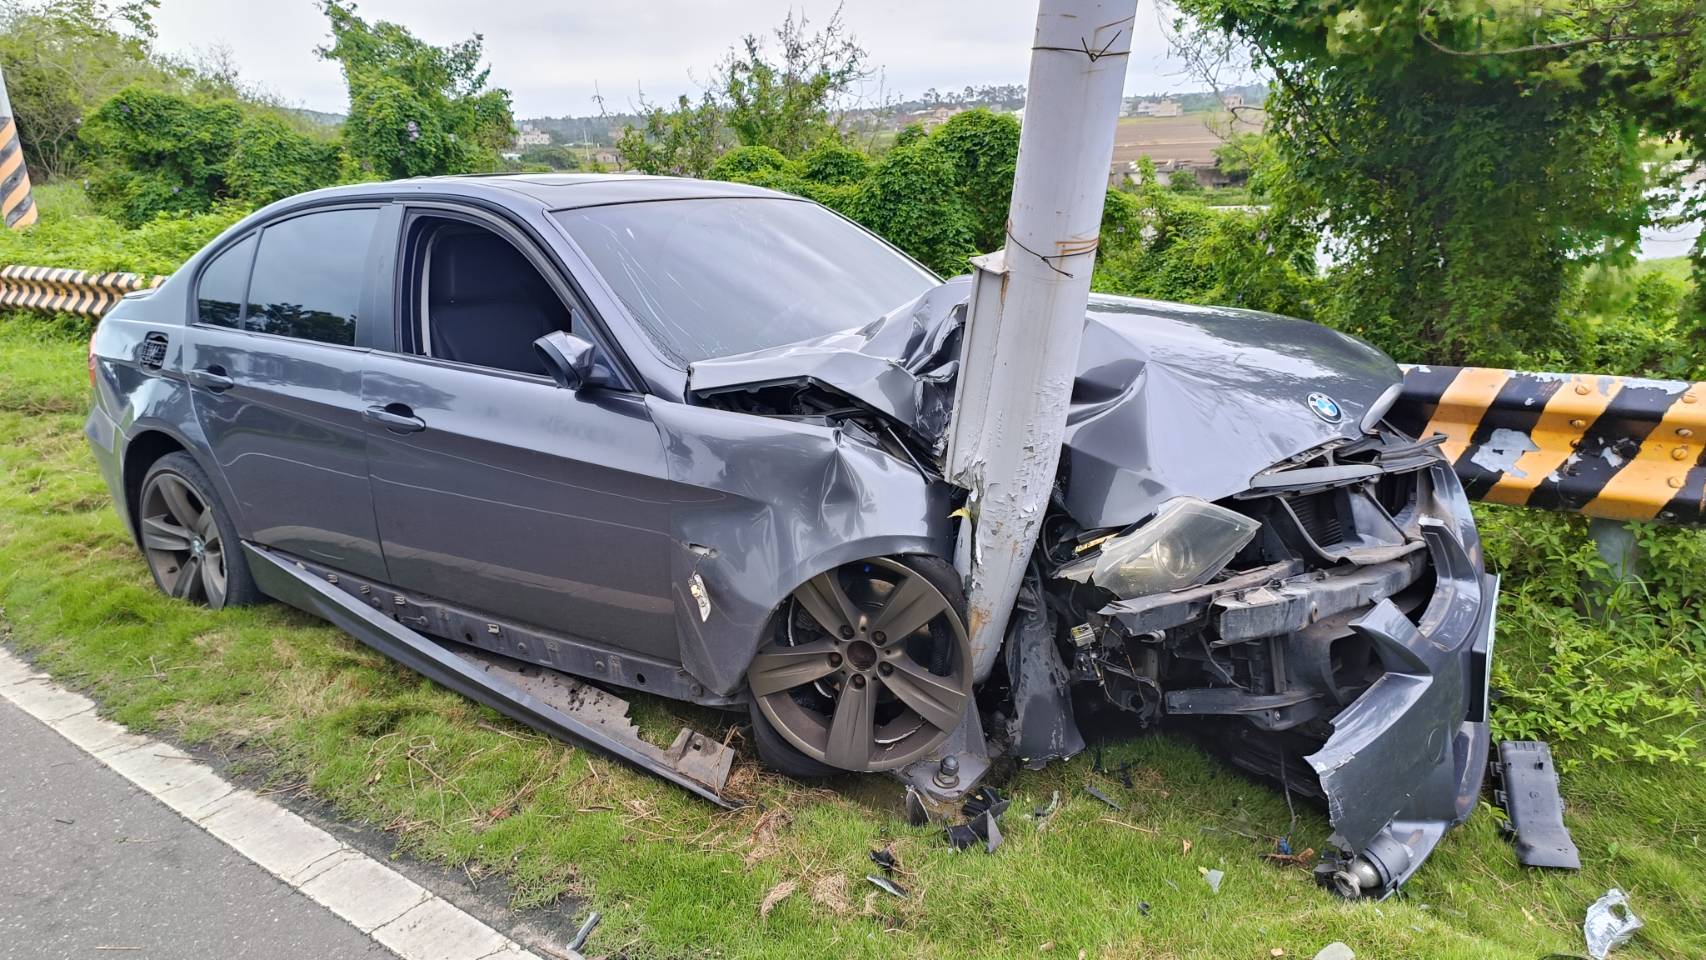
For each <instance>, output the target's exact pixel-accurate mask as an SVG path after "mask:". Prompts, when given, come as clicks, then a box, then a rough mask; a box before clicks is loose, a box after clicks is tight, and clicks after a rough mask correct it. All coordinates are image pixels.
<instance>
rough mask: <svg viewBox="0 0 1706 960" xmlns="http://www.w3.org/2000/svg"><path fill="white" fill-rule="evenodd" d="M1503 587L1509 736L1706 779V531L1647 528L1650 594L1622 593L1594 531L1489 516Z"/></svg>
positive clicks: (1635, 585)
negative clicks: (1699, 771) (1704, 774)
mask: <svg viewBox="0 0 1706 960" xmlns="http://www.w3.org/2000/svg"><path fill="white" fill-rule="evenodd" d="M1477 517H1478V519H1479V520H1480V525H1481V533H1482V537H1483V538H1484V542H1485V544H1486V551H1487V562H1488V565H1489V567H1490V568H1492V569H1494V570H1496V571H1497V572H1499V573H1500V574H1501V575H1502V576H1503V591H1502V594H1501V596H1500V598H1499V635H1500V636H1501V638H1503V641H1502V642H1501V643H1500V644H1499V648H1498V655H1497V656H1496V657H1495V658H1494V686H1495V688H1496V689H1497V691H1498V693H1499V695H1500V698H1499V700H1498V701H1497V702H1496V704H1495V705H1494V708H1493V711H1492V719H1493V725H1494V728H1495V735H1496V736H1498V737H1501V738H1507V739H1524V740H1526V739H1540V740H1549V741H1552V742H1554V743H1557V744H1562V745H1565V746H1566V747H1578V748H1580V749H1576V750H1566V751H1564V755H1565V756H1566V757H1571V758H1575V759H1580V758H1583V757H1591V758H1593V759H1596V760H1606V761H1613V762H1624V761H1630V760H1634V761H1639V762H1645V763H1685V764H1692V765H1696V766H1701V767H1706V759H1703V755H1702V752H1701V737H1700V736H1699V734H1698V732H1697V729H1698V727H1699V726H1700V721H1701V719H1702V717H1703V715H1706V706H1703V704H1702V699H1701V696H1702V693H1701V691H1702V689H1703V687H1706V531H1702V530H1687V529H1677V528H1665V527H1660V526H1656V525H1652V524H1637V525H1634V527H1633V529H1634V531H1635V536H1636V542H1637V543H1638V545H1639V553H1640V555H1641V558H1642V559H1641V564H1642V568H1643V570H1642V577H1643V579H1641V580H1632V581H1629V582H1624V583H1618V582H1616V581H1615V579H1614V577H1613V576H1612V572H1611V570H1610V568H1609V566H1608V565H1607V563H1606V562H1605V560H1603V559H1602V558H1601V557H1600V556H1599V554H1598V552H1597V551H1596V550H1595V547H1594V543H1593V539H1592V537H1591V536H1590V534H1589V532H1588V524H1587V521H1586V520H1584V519H1583V518H1581V517H1574V516H1563V515H1559V514H1551V513H1541V512H1538V511H1532V510H1525V509H1521V508H1513V507H1497V506H1483V507H1480V508H1478V510H1477Z"/></svg>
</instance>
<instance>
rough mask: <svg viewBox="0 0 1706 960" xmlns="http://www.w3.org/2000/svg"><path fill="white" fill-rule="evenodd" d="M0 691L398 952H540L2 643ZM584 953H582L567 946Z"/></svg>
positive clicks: (458, 955) (486, 955)
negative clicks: (123, 721) (98, 707)
mask: <svg viewBox="0 0 1706 960" xmlns="http://www.w3.org/2000/svg"><path fill="white" fill-rule="evenodd" d="M0 698H4V699H6V700H8V701H10V702H11V703H12V704H13V705H15V706H17V707H18V708H19V709H21V710H23V711H24V712H25V713H27V714H29V715H30V716H32V717H35V718H36V719H37V720H40V721H41V722H42V723H44V724H46V725H47V726H48V727H50V728H52V729H53V731H54V732H55V733H58V734H59V735H60V736H62V737H64V738H65V739H66V740H69V741H70V742H71V743H72V744H74V745H75V746H76V747H77V748H78V749H80V750H82V751H83V752H85V753H87V754H89V755H90V756H92V757H94V758H95V759H96V760H99V761H100V762H101V763H103V764H105V765H106V766H107V767H109V768H111V769H112V770H113V771H115V772H117V773H118V774H119V775H120V776H122V777H124V778H125V779H126V780H129V781H130V782H131V783H133V784H135V785H136V786H137V787H138V788H139V789H141V790H143V791H144V792H146V793H148V794H149V795H150V796H152V797H153V798H154V799H156V800H158V801H160V802H161V803H163V804H165V805H166V806H168V807H170V808H172V809H173V810H175V811H177V812H178V813H179V814H181V815H182V816H183V817H185V818H186V819H188V820H189V821H191V822H192V823H195V824H196V825H197V826H199V827H201V828H202V829H203V830H206V831H207V832H208V833H210V834H212V835H213V836H215V837H217V838H218V839H219V840H220V841H222V842H223V843H224V844H225V845H226V846H229V847H230V848H231V849H233V850H235V851H237V852H238V853H240V854H242V855H243V856H245V857H247V858H249V859H250V860H252V861H254V862H255V863H256V864H258V865H259V866H260V867H261V868H262V869H264V870H266V871H267V872H268V873H270V874H272V875H273V876H275V877H277V878H279V879H280V880H282V881H284V883H285V884H286V885H288V886H290V887H292V888H293V889H296V890H299V891H301V893H302V894H303V895H304V896H306V897H308V898H309V899H310V900H313V901H314V902H315V903H318V904H320V905H321V906H323V907H325V908H326V909H328V910H330V911H332V912H333V913H335V914H337V915H338V916H339V917H342V918H343V919H344V920H346V921H348V922H349V923H350V924H351V925H353V926H354V927H355V928H356V929H358V930H360V931H361V932H363V933H366V934H368V935H369V936H371V937H373V939H375V940H377V941H379V943H381V944H383V945H384V946H385V947H386V948H388V949H389V950H391V952H393V953H395V954H396V955H397V956H399V957H401V958H403V960H539V958H538V957H537V956H536V955H534V954H532V953H530V952H528V951H527V950H525V949H523V948H522V947H521V945H520V944H518V943H516V942H515V941H513V940H511V939H509V938H508V937H506V936H504V935H503V934H501V933H499V932H498V931H496V930H493V929H492V928H491V927H488V926H486V925H485V924H484V923H481V922H480V921H479V920H476V919H474V918H473V917H471V916H469V915H468V914H467V913H464V912H463V911H462V910H461V909H459V908H458V907H456V905H454V904H452V903H451V902H450V901H448V900H445V899H444V898H443V897H440V896H438V895H437V894H435V893H433V892H432V891H431V890H428V889H427V888H425V887H423V886H421V885H420V884H418V883H416V882H414V881H413V880H410V879H409V878H407V877H405V876H403V875H402V874H400V873H398V872H397V871H395V870H392V869H391V868H390V867H388V866H386V865H385V864H383V863H381V862H380V861H378V860H375V859H373V858H372V857H370V856H368V855H367V854H365V853H363V852H361V851H360V850H357V849H355V848H354V847H351V846H349V845H348V844H346V843H343V842H342V841H340V840H338V839H337V838H336V837H334V836H332V835H331V834H329V833H327V832H326V831H324V830H321V829H320V828H319V827H316V826H314V825H313V824H311V823H309V822H308V821H306V820H304V819H302V818H301V817H299V816H297V815H296V814H294V813H292V812H290V811H289V810H286V809H285V808H283V807H281V806H279V805H278V804H276V803H274V802H272V801H271V800H268V799H266V798H265V797H262V796H259V795H257V794H256V793H255V792H254V791H252V790H245V789H243V788H242V787H238V786H236V785H234V784H232V783H230V782H228V781H226V780H225V779H224V778H223V777H221V776H219V775H218V774H217V773H215V772H214V771H213V769H212V768H210V767H208V766H206V765H205V764H202V763H200V762H199V761H197V760H196V759H195V758H194V757H191V756H190V755H189V754H187V753H185V752H183V751H182V750H179V749H178V748H177V747H174V746H172V745H171V744H167V743H161V742H160V741H158V740H153V739H150V738H148V737H144V736H140V735H138V734H134V733H131V732H130V731H129V730H126V729H125V728H124V727H122V726H120V725H119V724H116V723H113V722H112V721H110V720H103V719H101V718H100V717H99V716H96V714H95V702H94V701H93V700H90V699H89V698H88V697H85V696H83V695H82V694H79V693H74V692H72V691H70V690H67V689H65V688H64V687H61V686H60V685H58V684H56V683H54V682H53V680H52V679H51V678H50V677H48V675H47V674H45V673H39V672H37V671H35V670H34V669H32V668H31V667H30V665H29V664H28V663H26V662H24V661H23V660H21V659H19V658H18V657H16V656H14V655H13V654H12V653H11V652H10V651H8V650H5V649H4V648H0ZM563 955H564V956H567V957H570V958H571V960H580V954H578V953H576V954H568V953H565V954H563Z"/></svg>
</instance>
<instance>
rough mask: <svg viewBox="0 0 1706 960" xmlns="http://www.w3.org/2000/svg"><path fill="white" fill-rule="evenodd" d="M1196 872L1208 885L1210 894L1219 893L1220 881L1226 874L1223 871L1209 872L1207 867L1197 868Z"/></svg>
mask: <svg viewBox="0 0 1706 960" xmlns="http://www.w3.org/2000/svg"><path fill="white" fill-rule="evenodd" d="M1197 872H1198V873H1200V874H1202V879H1203V882H1204V883H1206V884H1208V889H1209V890H1210V892H1213V893H1219V892H1220V881H1222V880H1224V879H1226V873H1225V872H1224V871H1221V870H1210V869H1209V868H1207V867H1198V868H1197Z"/></svg>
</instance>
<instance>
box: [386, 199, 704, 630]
mask: <svg viewBox="0 0 1706 960" xmlns="http://www.w3.org/2000/svg"><path fill="white" fill-rule="evenodd" d="M403 236H404V238H405V242H404V244H403V253H402V261H401V266H400V268H399V277H400V282H399V283H398V284H397V289H398V290H400V291H401V296H400V297H399V298H398V299H399V305H398V324H397V334H398V341H399V342H398V350H397V351H396V352H385V351H375V352H374V353H373V354H372V358H371V360H370V363H369V367H368V373H367V376H366V378H365V381H364V384H363V389H364V392H365V400H364V402H365V404H366V406H367V408H368V410H369V412H370V416H371V417H372V418H373V419H372V420H371V421H370V422H369V425H368V452H369V460H370V470H371V477H372V482H373V490H374V512H375V514H376V515H377V517H378V520H379V534H380V539H381V540H382V541H383V543H384V552H385V560H386V564H387V566H388V568H389V570H390V573H391V582H392V583H393V584H395V585H396V586H398V587H400V588H402V589H404V590H407V591H412V592H415V593H419V594H424V595H426V596H430V597H437V598H439V599H442V600H445V601H448V602H450V603H452V604H454V605H457V606H460V607H464V608H468V609H472V610H477V611H484V612H486V613H489V614H491V615H492V616H494V617H495V618H498V619H509V620H515V621H519V622H522V623H525V624H530V625H532V626H535V627H539V628H543V629H545V630H548V631H551V632H554V633H559V634H563V635H567V636H570V637H577V638H582V639H586V640H591V641H594V642H597V643H600V644H603V645H607V646H612V647H616V648H619V649H624V650H630V651H633V652H636V653H643V654H647V655H650V656H654V657H659V658H662V659H666V660H670V661H678V660H679V656H680V654H679V643H678V640H677V636H676V628H675V617H674V606H673V601H672V598H671V596H670V590H669V584H670V580H669V569H670V568H669V563H670V555H671V554H670V550H671V546H672V541H671V539H670V538H669V533H668V531H669V510H670V504H671V490H672V487H671V484H670V483H669V482H668V481H667V480H666V479H665V477H666V473H665V467H664V460H663V452H662V448H661V442H660V440H659V438H658V434H657V430H656V428H655V427H654V426H653V424H652V422H651V418H650V417H649V416H648V415H647V412H646V407H645V402H644V398H643V397H642V396H641V395H640V394H638V393H633V392H627V391H624V390H619V389H587V390H583V391H580V392H578V393H577V392H575V391H572V390H566V389H562V388H559V387H558V386H557V385H556V384H555V383H554V382H553V381H552V380H551V379H550V378H549V377H547V376H546V375H545V374H544V370H543V367H542V366H540V365H539V364H538V361H537V360H536V354H535V352H534V350H533V347H532V343H533V341H534V339H536V338H537V337H539V336H541V335H543V334H544V333H546V332H548V331H550V330H553V329H562V330H567V331H569V332H573V333H576V334H577V335H582V336H587V335H588V331H586V330H582V329H576V326H577V324H578V323H579V322H580V321H578V320H577V319H576V314H575V313H574V312H573V311H571V309H570V307H569V305H568V303H567V302H565V300H564V298H563V293H564V288H563V285H562V284H560V283H559V284H555V285H554V284H552V283H551V282H549V281H548V280H546V279H545V273H544V271H546V270H550V269H552V268H551V267H550V266H549V264H548V261H547V260H546V259H545V258H544V257H543V256H542V255H541V254H540V253H539V252H538V251H537V249H536V248H533V247H531V246H530V245H529V244H528V242H527V240H526V239H525V238H524V237H521V236H520V235H519V234H518V233H515V232H511V231H509V230H508V229H506V228H505V226H504V225H503V224H502V223H500V222H497V221H495V220H491V219H488V218H479V217H475V216H474V215H473V214H457V213H453V212H450V211H443V210H423V211H417V212H414V213H411V214H410V216H409V218H408V223H407V225H406V226H405V229H404V231H403ZM524 250H526V251H530V252H526V253H524V252H523V251H524ZM579 316H580V317H584V316H585V315H584V313H583V314H579Z"/></svg>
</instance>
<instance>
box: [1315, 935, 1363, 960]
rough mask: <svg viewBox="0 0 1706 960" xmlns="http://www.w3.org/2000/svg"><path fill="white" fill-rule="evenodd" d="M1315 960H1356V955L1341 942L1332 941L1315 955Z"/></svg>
mask: <svg viewBox="0 0 1706 960" xmlns="http://www.w3.org/2000/svg"><path fill="white" fill-rule="evenodd" d="M1315 960H1357V955H1356V953H1354V952H1353V951H1352V950H1351V948H1350V947H1347V946H1345V945H1344V943H1343V942H1342V941H1339V940H1334V941H1333V942H1332V943H1329V944H1327V945H1326V946H1324V947H1322V948H1321V950H1320V952H1318V953H1316V954H1315Z"/></svg>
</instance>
